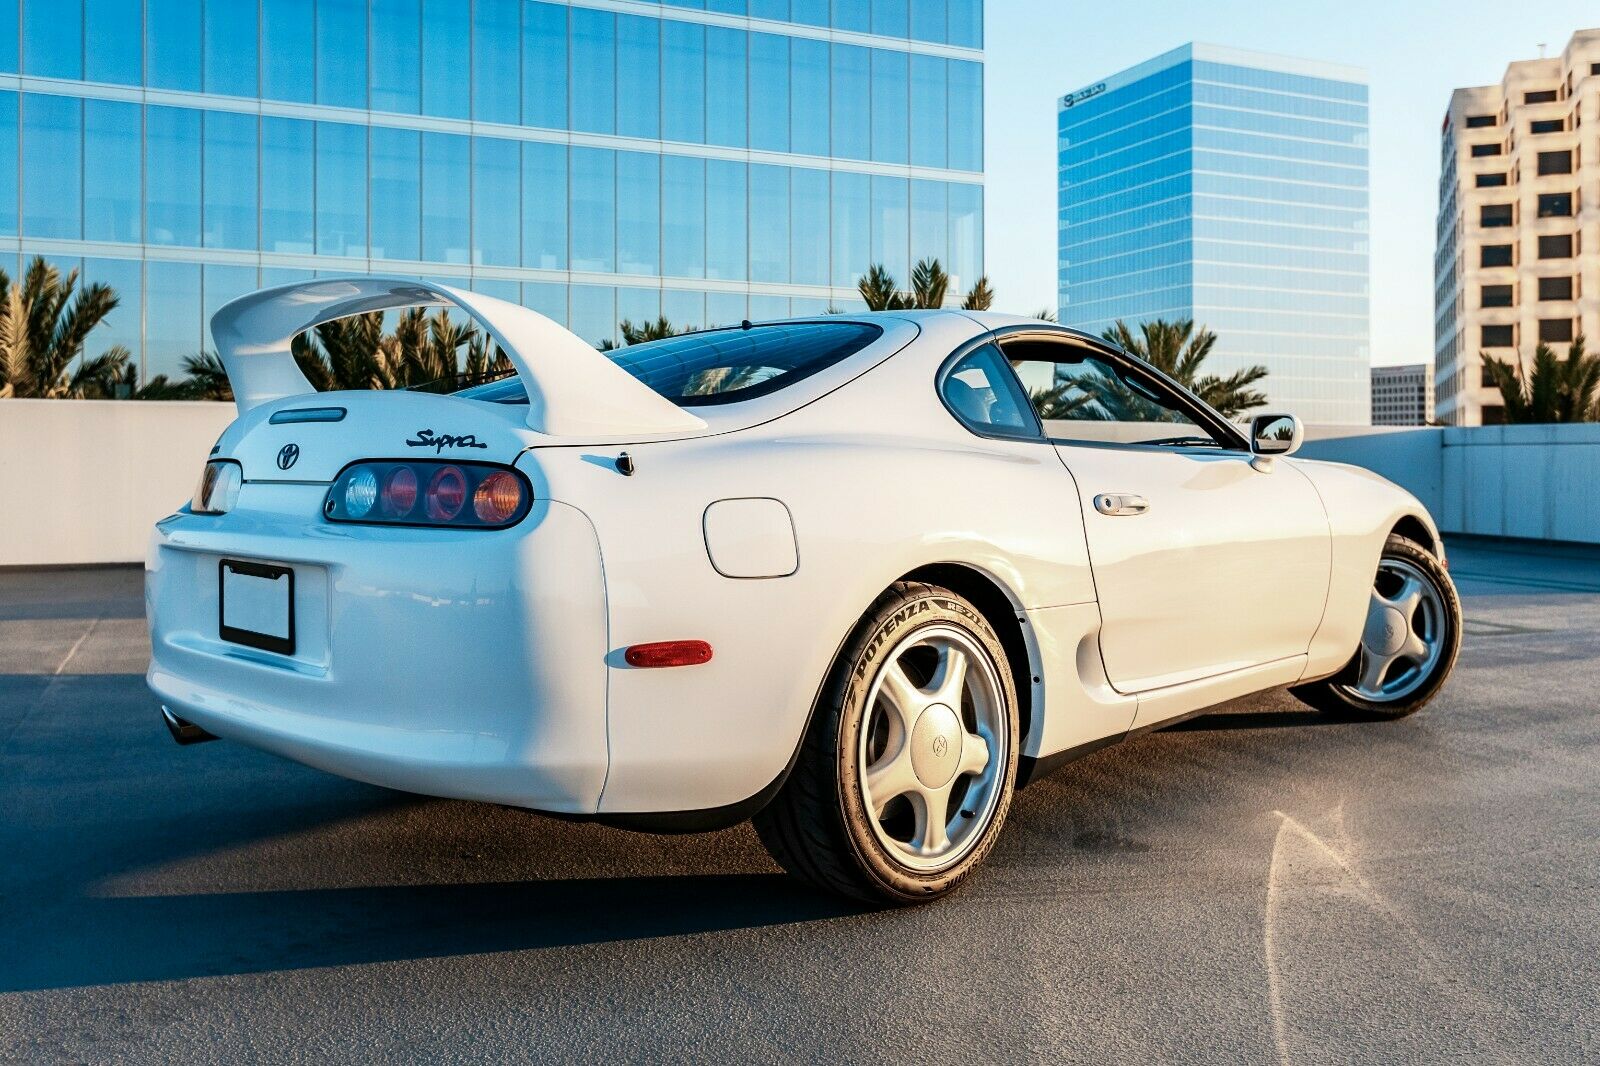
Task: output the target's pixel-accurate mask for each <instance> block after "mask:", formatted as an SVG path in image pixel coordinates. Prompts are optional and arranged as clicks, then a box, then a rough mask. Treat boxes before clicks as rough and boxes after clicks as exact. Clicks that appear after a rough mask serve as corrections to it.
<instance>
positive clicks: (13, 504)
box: [0, 400, 235, 566]
mask: <svg viewBox="0 0 1600 1066" xmlns="http://www.w3.org/2000/svg"><path fill="white" fill-rule="evenodd" d="M234 415H235V411H234V407H233V404H231V403H173V402H161V403H157V402H141V401H134V400H0V566H49V565H65V564H79V563H132V562H139V561H141V560H143V559H144V551H145V544H146V542H147V541H148V540H149V537H150V527H151V526H152V525H153V524H154V523H155V521H156V520H157V519H158V518H161V517H163V516H164V515H168V514H171V513H172V512H173V511H175V510H177V509H178V508H179V507H180V506H182V505H183V504H184V503H186V502H187V501H188V499H189V495H190V494H191V493H192V492H193V491H194V486H195V483H196V482H197V481H198V480H199V478H200V470H201V467H202V466H203V465H204V464H205V461H206V455H207V454H208V453H209V452H210V451H211V446H212V445H213V444H215V443H216V441H217V438H218V437H219V436H221V435H222V431H223V429H224V428H226V426H227V425H228V423H229V422H231V421H233V419H234Z"/></svg>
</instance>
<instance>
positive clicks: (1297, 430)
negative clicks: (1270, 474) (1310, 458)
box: [1250, 415, 1306, 472]
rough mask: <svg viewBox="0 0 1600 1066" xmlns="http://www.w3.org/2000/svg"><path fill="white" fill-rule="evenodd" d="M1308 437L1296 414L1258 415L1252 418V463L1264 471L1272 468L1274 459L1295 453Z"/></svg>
mask: <svg viewBox="0 0 1600 1066" xmlns="http://www.w3.org/2000/svg"><path fill="white" fill-rule="evenodd" d="M1305 439H1306V427H1305V426H1304V425H1302V424H1301V422H1300V420H1299V419H1298V418H1296V417H1295V416H1294V415H1256V416H1255V417H1254V418H1252V419H1251V420H1250V454H1251V455H1252V456H1253V457H1254V458H1252V459H1251V460H1250V465H1251V466H1253V467H1255V468H1256V469H1257V470H1260V471H1262V472H1265V471H1268V470H1271V469H1272V460H1273V459H1274V458H1276V457H1277V456H1280V455H1293V454H1294V453H1295V452H1297V451H1299V450H1300V444H1301V442H1303V441H1304V440H1305Z"/></svg>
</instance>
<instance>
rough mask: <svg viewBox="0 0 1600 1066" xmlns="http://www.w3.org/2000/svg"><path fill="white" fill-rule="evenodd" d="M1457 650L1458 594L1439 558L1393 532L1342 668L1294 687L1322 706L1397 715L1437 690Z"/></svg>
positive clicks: (1452, 665)
mask: <svg viewBox="0 0 1600 1066" xmlns="http://www.w3.org/2000/svg"><path fill="white" fill-rule="evenodd" d="M1460 650H1461V601H1460V599H1459V598H1458V597H1457V596H1456V587H1455V584H1454V582H1452V581H1451V580H1450V575H1449V573H1448V572H1447V571H1446V570H1445V568H1444V566H1443V564H1441V563H1440V562H1439V560H1438V559H1436V558H1435V557H1434V556H1433V554H1432V553H1430V552H1429V551H1427V550H1426V549H1425V548H1423V547H1422V546H1421V545H1419V544H1417V543H1416V542H1414V541H1411V540H1408V539H1406V538H1405V537H1402V536H1399V535H1398V534H1391V535H1390V537H1389V541H1388V543H1387V544H1385V545H1384V549H1383V556H1382V558H1381V559H1379V560H1378V572H1377V574H1376V576H1375V577H1374V579H1373V586H1372V595H1371V598H1370V599H1369V600H1368V603H1367V623H1366V626H1365V628H1364V629H1363V630H1362V633H1361V645H1360V647H1359V648H1358V649H1357V650H1356V654H1355V657H1354V658H1353V659H1351V660H1350V663H1349V665H1347V666H1346V667H1345V668H1344V669H1343V670H1341V671H1340V672H1339V673H1337V674H1335V675H1334V676H1333V677H1330V678H1326V679H1324V680H1322V681H1316V682H1312V683H1311V684H1309V685H1301V686H1300V687H1298V688H1296V689H1294V690H1293V692H1294V694H1295V695H1296V696H1298V697H1299V698H1300V699H1301V700H1303V701H1305V702H1306V703H1308V704H1310V705H1311V706H1313V707H1316V708H1317V709H1319V710H1323V711H1331V712H1335V713H1341V714H1358V715H1363V716H1367V717H1373V718H1401V717H1404V716H1405V715H1408V714H1411V713H1413V712H1415V711H1418V710H1421V709H1422V707H1423V705H1425V704H1426V703H1427V702H1428V701H1429V700H1431V699H1432V698H1433V697H1434V694H1435V693H1437V692H1438V691H1439V689H1440V687H1441V686H1443V685H1444V683H1445V680H1446V679H1447V678H1449V676H1450V671H1451V670H1452V669H1454V668H1455V662H1456V654H1457V653H1458V652H1459V651H1460Z"/></svg>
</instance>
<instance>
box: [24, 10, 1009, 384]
mask: <svg viewBox="0 0 1600 1066" xmlns="http://www.w3.org/2000/svg"><path fill="white" fill-rule="evenodd" d="M713 6H714V7H715V12H716V14H714V15H712V14H707V13H706V11H705V10H704V9H703V8H704V5H702V4H695V3H685V4H681V5H679V4H672V3H664V4H663V5H662V6H661V9H660V11H659V13H657V12H654V11H652V12H649V13H632V12H629V13H623V12H617V11H612V10H609V9H607V8H603V7H599V6H594V7H590V6H586V5H585V4H583V3H582V2H581V0H574V2H572V3H546V2H533V0H473V2H472V3H470V4H468V3H463V2H459V0H259V3H250V4H240V3H236V2H233V0H144V2H143V3H140V2H138V0H0V27H18V28H19V29H20V33H17V34H13V35H7V34H5V33H4V32H0V155H4V156H5V157H6V158H14V159H17V160H18V161H19V165H18V166H17V167H15V168H0V171H8V172H6V173H0V238H8V239H10V250H9V251H0V267H4V269H5V270H6V271H7V272H8V273H11V274H12V275H13V276H15V274H16V272H17V269H18V268H20V266H21V265H22V264H23V263H24V262H25V261H26V260H27V259H28V258H31V257H32V255H34V254H45V255H46V256H47V257H48V258H49V259H50V260H51V261H52V262H56V263H59V264H61V265H62V266H63V267H64V268H73V267H77V268H79V269H81V270H83V271H84V272H85V276H86V277H87V278H88V279H89V280H107V281H108V283H114V284H115V285H116V287H117V288H118V291H119V294H120V295H121V296H122V299H123V307H122V308H120V309H119V312H118V314H117V315H116V316H114V317H115V318H116V322H115V323H109V324H108V326H107V327H106V329H105V330H104V331H103V332H104V337H102V336H101V335H100V334H96V335H95V336H94V337H92V338H91V341H90V347H91V349H94V348H95V347H96V346H97V345H100V346H102V347H105V346H109V345H110V344H111V343H122V344H126V345H127V346H128V347H129V348H130V349H131V350H132V351H133V352H134V353H135V354H136V357H138V358H139V360H140V365H141V376H142V378H143V379H144V380H148V379H150V378H152V377H154V376H155V375H158V374H166V375H168V376H173V375H176V374H179V373H180V372H181V369H180V368H181V363H182V360H183V358H184V357H186V356H189V355H193V354H194V353H195V352H197V351H199V350H201V349H202V348H203V347H204V346H205V344H207V343H208V340H207V337H206V333H205V327H204V323H203V321H202V319H203V318H204V316H205V315H206V314H207V313H208V312H209V311H213V310H215V308H216V307H218V306H220V305H221V303H223V302H226V300H227V299H228V298H231V297H232V296H235V295H239V294H241V293H243V292H247V291H249V290H250V289H251V288H253V287H255V286H257V285H264V284H274V283H278V282H281V281H284V280H290V279H293V278H295V277H310V276H315V275H316V274H318V273H322V274H338V273H349V272H356V271H368V270H371V271H385V272H400V273H407V274H413V275H417V276H427V277H431V278H439V279H452V280H453V282H454V283H456V284H459V285H462V286H464V287H473V288H477V289H480V290H482V291H485V292H489V291H493V292H495V293H497V294H502V295H507V296H508V297H509V298H512V299H518V300H521V301H523V302H524V303H526V304H527V305H528V306H531V307H536V308H537V309H539V310H541V311H543V312H545V313H547V314H550V315H552V317H555V318H557V319H558V320H561V321H563V322H567V323H570V324H572V325H573V326H575V327H577V328H579V329H580V330H581V332H582V335H583V336H585V337H586V338H587V339H590V340H591V341H594V342H596V343H598V342H600V341H603V340H608V339H614V338H615V336H616V333H617V320H618V319H619V318H632V319H635V320H640V319H644V318H653V317H655V316H656V315H666V316H667V317H668V318H670V319H672V320H673V322H674V323H675V324H678V325H685V326H687V325H707V324H715V323H722V322H728V321H737V320H738V319H740V318H744V317H750V316H756V317H779V316H784V315H788V314H813V313H820V312H821V311H823V310H825V309H827V308H828V307H830V306H834V307H849V306H853V305H856V304H857V300H856V297H855V293H854V286H855V281H856V279H857V277H859V275H860V274H861V273H863V272H864V271H865V270H866V268H867V267H868V266H869V265H870V264H871V263H872V262H883V263H884V264H885V265H887V266H888V267H889V268H890V270H892V271H893V272H895V274H896V275H897V276H898V277H902V278H904V277H905V276H906V275H908V274H909V271H910V266H911V264H912V263H914V262H915V261H916V260H917V259H920V258H923V257H929V256H932V257H937V258H938V259H940V260H941V261H943V262H944V264H945V265H946V267H947V269H949V271H950V272H951V273H952V274H953V275H954V276H955V278H956V279H957V281H958V283H959V285H957V286H952V288H953V289H954V288H957V287H959V286H961V285H970V283H971V282H972V281H974V280H976V278H977V277H978V275H979V274H981V273H982V270H983V239H982V233H983V189H982V177H983V175H982V172H983V138H982V113H983V67H982V59H983V57H982V53H981V47H982V40H981V25H982V9H981V0H870V2H865V0H864V2H862V3H850V4H840V3H833V4H829V3H827V2H826V0H720V2H719V3H717V4H716V5H713ZM726 14H732V15H736V16H747V17H748V20H747V21H746V22H744V23H742V24H740V25H737V26H731V25H728V24H727V23H726V19H724V18H722V17H721V16H722V15H726ZM830 29H849V30H852V31H853V32H856V33H859V34H864V35H867V36H865V37H862V38H859V39H856V40H855V41H852V43H848V44H844V43H839V42H835V41H831V40H829V39H828V33H827V32H826V31H828V30H830ZM6 74H24V75H29V76H32V77H35V78H38V79H44V80H41V81H30V82H29V83H28V86H29V91H27V92H20V91H18V88H17V83H16V82H15V81H14V80H13V81H12V82H11V83H10V85H9V86H7V85H6V83H5V81H4V80H3V78H4V75H6ZM86 82H92V83H95V85H94V88H93V90H92V92H91V91H89V90H88V89H87V88H86V86H85V84H84V83H86ZM144 88H159V89H162V90H166V93H165V94H164V95H163V97H162V102H161V103H160V104H149V103H145V102H144V101H143V99H142V96H141V90H142V89H144ZM35 90H37V91H35ZM263 100H264V101H270V102H272V103H273V104H274V105H275V106H274V108H273V113H272V114H267V115H263V114H261V113H260V107H259V101H263ZM301 105H313V106H309V107H302V106H301ZM752 152H754V153H759V154H758V155H756V156H754V157H752V156H751V154H750V153H752ZM150 247H160V248H162V249H163V251H162V254H161V256H160V257H159V259H149V260H146V259H145V258H144V249H146V248H150ZM102 275H104V277H103V278H102ZM113 279H115V280H114V282H113ZM130 301H131V306H130ZM113 326H114V328H113ZM113 334H115V340H114V341H113V340H112V339H110V338H111V337H112V335H113ZM102 341H103V342H104V343H103V345H102Z"/></svg>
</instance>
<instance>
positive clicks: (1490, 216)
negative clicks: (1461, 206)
mask: <svg viewBox="0 0 1600 1066" xmlns="http://www.w3.org/2000/svg"><path fill="white" fill-rule="evenodd" d="M1478 225H1480V226H1483V227H1484V228H1485V229H1494V228H1498V227H1500V226H1509V225H1511V205H1510V204H1484V205H1483V206H1482V207H1481V208H1479V209H1478Z"/></svg>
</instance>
